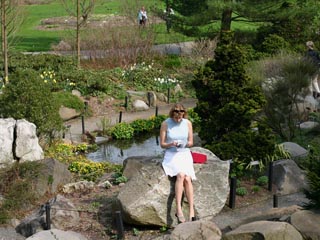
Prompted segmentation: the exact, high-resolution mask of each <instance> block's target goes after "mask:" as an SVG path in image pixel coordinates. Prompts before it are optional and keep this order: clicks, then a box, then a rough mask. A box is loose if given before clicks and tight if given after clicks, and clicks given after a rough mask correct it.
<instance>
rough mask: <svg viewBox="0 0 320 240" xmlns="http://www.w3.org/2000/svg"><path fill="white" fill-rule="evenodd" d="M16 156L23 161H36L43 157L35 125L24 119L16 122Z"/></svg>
mask: <svg viewBox="0 0 320 240" xmlns="http://www.w3.org/2000/svg"><path fill="white" fill-rule="evenodd" d="M16 136H17V138H16V141H15V143H16V149H15V154H16V157H17V158H18V159H19V160H20V162H23V161H37V160H40V159H42V158H43V150H42V148H41V147H40V145H39V140H38V137H37V133H36V125H34V124H33V123H30V122H28V121H26V120H24V119H22V120H17V124H16Z"/></svg>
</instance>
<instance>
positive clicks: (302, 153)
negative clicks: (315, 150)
mask: <svg viewBox="0 0 320 240" xmlns="http://www.w3.org/2000/svg"><path fill="white" fill-rule="evenodd" d="M281 145H282V146H283V149H284V150H286V151H287V152H288V153H290V156H291V158H292V159H295V158H302V157H306V156H307V155H308V151H307V150H306V149H305V148H303V147H301V146H300V145H299V144H296V143H294V142H284V143H281Z"/></svg>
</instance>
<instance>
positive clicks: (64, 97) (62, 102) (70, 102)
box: [53, 91, 84, 112]
mask: <svg viewBox="0 0 320 240" xmlns="http://www.w3.org/2000/svg"><path fill="white" fill-rule="evenodd" d="M53 97H54V101H55V102H57V103H58V104H59V106H65V107H68V108H73V109H75V110H76V111H77V112H82V111H83V110H84V102H83V101H82V100H81V99H80V98H79V97H77V96H75V95H73V94H71V93H70V92H64V91H63V92H54V93H53Z"/></svg>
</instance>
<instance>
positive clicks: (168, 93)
mask: <svg viewBox="0 0 320 240" xmlns="http://www.w3.org/2000/svg"><path fill="white" fill-rule="evenodd" d="M169 103H170V88H168V104H169Z"/></svg>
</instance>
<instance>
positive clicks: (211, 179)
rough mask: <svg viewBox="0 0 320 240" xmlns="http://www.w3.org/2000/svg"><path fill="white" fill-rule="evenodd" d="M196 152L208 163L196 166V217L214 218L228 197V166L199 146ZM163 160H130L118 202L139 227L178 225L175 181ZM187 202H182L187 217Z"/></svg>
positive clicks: (123, 213)
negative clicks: (169, 174) (205, 156)
mask: <svg viewBox="0 0 320 240" xmlns="http://www.w3.org/2000/svg"><path fill="white" fill-rule="evenodd" d="M192 150H193V151H196V152H203V153H205V154H207V156H208V162H207V163H206V164H195V165H194V168H195V172H196V177H197V180H196V181H194V182H193V186H194V202H195V203H194V204H195V211H196V215H197V217H199V218H201V219H203V218H207V217H208V216H210V217H212V215H215V214H217V213H219V212H220V211H221V209H222V208H223V206H224V205H225V202H226V200H227V197H228V194H229V182H228V175H229V163H228V162H225V161H221V160H219V158H217V157H216V156H215V155H214V154H213V153H212V152H210V151H209V150H206V149H203V148H200V147H196V148H193V149H192ZM161 161H162V158H143V157H141V158H140V159H139V158H138V157H133V158H128V159H126V160H125V162H124V165H125V166H124V175H125V176H128V178H129V181H128V182H127V183H126V184H125V186H124V187H122V188H121V190H120V192H119V194H118V196H117V200H118V208H119V209H120V210H121V211H122V215H123V220H124V221H125V222H127V223H131V224H138V225H155V226H164V225H167V226H172V225H175V224H176V219H175V217H174V214H175V209H176V207H175V199H174V184H175V182H174V178H169V177H168V176H166V175H165V173H164V171H163V169H162V165H161ZM187 209H188V203H187V201H186V198H185V199H184V201H183V210H184V213H185V216H188V211H187Z"/></svg>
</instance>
